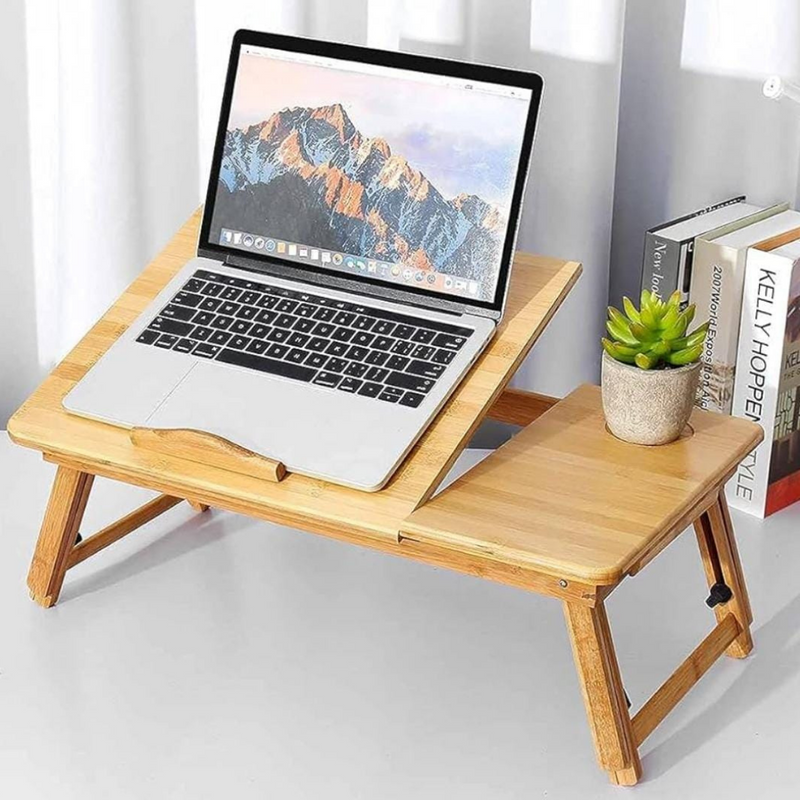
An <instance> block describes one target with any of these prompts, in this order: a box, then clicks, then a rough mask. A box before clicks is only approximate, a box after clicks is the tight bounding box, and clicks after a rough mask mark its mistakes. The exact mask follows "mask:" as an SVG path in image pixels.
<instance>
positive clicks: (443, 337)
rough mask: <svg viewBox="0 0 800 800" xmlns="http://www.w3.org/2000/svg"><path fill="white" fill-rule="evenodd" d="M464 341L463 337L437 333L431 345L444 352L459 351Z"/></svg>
mask: <svg viewBox="0 0 800 800" xmlns="http://www.w3.org/2000/svg"><path fill="white" fill-rule="evenodd" d="M466 341H467V339H466V337H465V336H450V334H447V333H439V334H437V336H436V338H435V339H434V340H433V344H435V345H436V346H437V347H443V348H445V349H446V350H460V349H461V347H462V346H463V344H464V342H466Z"/></svg>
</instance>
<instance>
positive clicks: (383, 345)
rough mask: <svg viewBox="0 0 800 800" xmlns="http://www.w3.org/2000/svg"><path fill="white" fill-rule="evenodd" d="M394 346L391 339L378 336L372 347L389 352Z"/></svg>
mask: <svg viewBox="0 0 800 800" xmlns="http://www.w3.org/2000/svg"><path fill="white" fill-rule="evenodd" d="M393 344H394V339H390V338H389V337H388V336H376V337H375V341H374V342H373V343H372V346H373V347H374V348H375V349H376V350H388V349H389V348H390V347H391V346H392V345H393Z"/></svg>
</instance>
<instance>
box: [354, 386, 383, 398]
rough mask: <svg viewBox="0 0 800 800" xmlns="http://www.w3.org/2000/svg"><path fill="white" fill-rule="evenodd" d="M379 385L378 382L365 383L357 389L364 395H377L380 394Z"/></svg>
mask: <svg viewBox="0 0 800 800" xmlns="http://www.w3.org/2000/svg"><path fill="white" fill-rule="evenodd" d="M381 389H383V386H381V385H380V384H379V383H365V384H364V385H363V386H362V387H361V388H360V389H359V390H358V393H359V394H360V395H362V396H364V397H377V396H378V395H379V394H380V391H381Z"/></svg>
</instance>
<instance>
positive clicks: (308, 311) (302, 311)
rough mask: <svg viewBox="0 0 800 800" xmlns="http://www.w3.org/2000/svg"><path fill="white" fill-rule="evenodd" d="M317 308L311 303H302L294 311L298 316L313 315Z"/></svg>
mask: <svg viewBox="0 0 800 800" xmlns="http://www.w3.org/2000/svg"><path fill="white" fill-rule="evenodd" d="M316 310H317V307H316V306H312V305H311V304H310V303H302V304H301V305H299V306H297V308H296V309H295V310H294V313H295V314H297V316H298V317H313V316H314V312H315V311H316Z"/></svg>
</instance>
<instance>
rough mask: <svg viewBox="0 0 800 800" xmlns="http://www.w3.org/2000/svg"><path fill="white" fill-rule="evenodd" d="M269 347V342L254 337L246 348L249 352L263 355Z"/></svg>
mask: <svg viewBox="0 0 800 800" xmlns="http://www.w3.org/2000/svg"><path fill="white" fill-rule="evenodd" d="M268 347H269V343H268V342H265V341H262V340H261V339H253V340H252V341H251V342H250V344H249V345H247V347H246V348H245V349H246V350H247V352H248V353H255V354H256V355H261V354H262V353H263V352H264V351H265V350H266V349H267V348H268Z"/></svg>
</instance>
